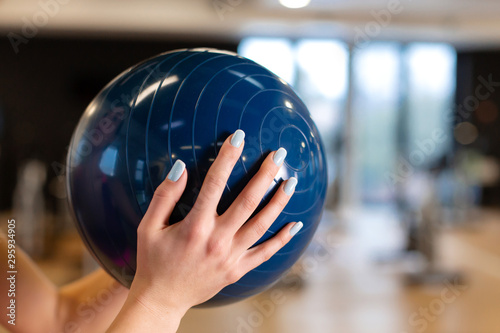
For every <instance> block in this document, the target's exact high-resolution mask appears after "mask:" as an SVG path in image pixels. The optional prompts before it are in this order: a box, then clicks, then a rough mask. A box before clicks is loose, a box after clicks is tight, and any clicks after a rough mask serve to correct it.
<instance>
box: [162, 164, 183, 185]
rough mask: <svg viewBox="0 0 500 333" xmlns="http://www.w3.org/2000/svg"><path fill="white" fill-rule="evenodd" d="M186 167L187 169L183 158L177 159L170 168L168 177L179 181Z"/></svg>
mask: <svg viewBox="0 0 500 333" xmlns="http://www.w3.org/2000/svg"><path fill="white" fill-rule="evenodd" d="M184 169H186V164H184V162H182V161H181V160H177V161H175V163H174V165H173V166H172V169H170V172H169V173H168V175H167V178H168V179H170V180H171V181H173V182H176V181H178V180H179V178H181V176H182V173H183V172H184Z"/></svg>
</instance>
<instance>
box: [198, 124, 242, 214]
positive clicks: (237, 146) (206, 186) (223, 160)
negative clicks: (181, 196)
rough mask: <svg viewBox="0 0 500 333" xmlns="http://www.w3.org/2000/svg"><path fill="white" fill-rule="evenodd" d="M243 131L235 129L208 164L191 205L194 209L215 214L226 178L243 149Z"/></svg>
mask: <svg viewBox="0 0 500 333" xmlns="http://www.w3.org/2000/svg"><path fill="white" fill-rule="evenodd" d="M244 138H245V132H243V131H242V130H240V129H239V130H237V131H236V132H234V133H233V134H232V135H231V136H230V137H228V138H227V139H226V141H224V144H223V145H222V147H221V149H220V151H219V154H218V155H217V157H216V159H215V161H214V163H213V164H212V165H211V166H210V169H209V170H208V173H207V175H206V176H205V180H204V181H203V185H202V187H201V190H200V193H199V194H198V197H197V199H196V202H195V204H194V206H193V209H194V210H195V211H198V212H199V211H201V212H211V213H213V214H217V205H218V204H219V201H220V198H221V196H222V193H223V192H224V188H225V187H226V183H227V180H228V179H229V176H230V175H231V171H232V170H233V167H234V165H235V164H236V161H237V160H238V158H239V157H240V155H241V152H242V151H243V140H244Z"/></svg>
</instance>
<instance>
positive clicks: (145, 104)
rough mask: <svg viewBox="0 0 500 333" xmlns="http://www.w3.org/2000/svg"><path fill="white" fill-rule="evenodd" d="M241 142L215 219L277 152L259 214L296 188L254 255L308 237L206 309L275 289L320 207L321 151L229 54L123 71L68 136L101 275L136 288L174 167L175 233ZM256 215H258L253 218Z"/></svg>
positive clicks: (71, 172) (257, 74) (274, 95)
mask: <svg viewBox="0 0 500 333" xmlns="http://www.w3.org/2000/svg"><path fill="white" fill-rule="evenodd" d="M239 128H240V129H242V130H243V131H245V133H246V137H245V146H244V149H243V153H242V155H241V157H240V159H239V161H238V162H237V163H236V166H235V167H234V170H233V172H232V174H231V176H230V178H229V181H228V183H227V186H226V189H225V191H224V193H223V195H222V198H221V201H220V204H219V206H218V208H217V210H218V213H219V214H222V213H223V212H224V211H225V210H226V209H227V208H228V207H229V206H230V205H231V203H232V202H233V200H234V199H235V198H236V196H237V195H238V193H240V192H241V190H242V189H243V187H244V186H245V185H246V184H247V182H248V181H249V180H250V178H251V177H252V176H253V175H254V174H255V173H256V172H257V170H258V168H259V166H260V164H261V163H262V161H263V160H264V158H265V156H266V155H268V154H269V152H271V151H273V150H277V149H278V148H280V147H284V148H285V149H286V150H287V151H288V155H287V158H286V160H285V162H284V164H283V166H282V168H281V170H280V172H279V173H278V175H277V176H276V177H275V179H274V182H273V184H272V185H271V186H270V187H269V189H268V191H267V193H266V195H265V197H264V198H263V200H262V202H261V204H260V206H259V208H258V209H257V210H256V212H255V213H257V212H258V211H259V210H260V209H262V207H263V206H264V205H265V204H266V203H267V202H268V201H269V199H270V198H271V197H272V195H273V194H274V192H275V191H276V190H277V189H278V187H279V184H280V183H281V182H282V181H283V180H286V179H288V178H289V177H292V176H293V177H296V178H297V179H298V184H297V187H296V191H295V194H294V195H293V196H292V198H291V199H290V202H289V203H288V205H287V206H286V207H285V209H284V210H283V212H282V213H281V214H280V215H279V217H278V218H277V219H276V221H275V222H274V223H273V225H272V226H271V228H270V229H269V230H268V231H267V232H266V234H265V235H264V236H263V237H262V238H261V239H260V240H259V241H258V242H257V243H256V244H259V243H261V242H263V241H265V240H267V239H268V238H270V237H271V236H273V235H274V234H275V233H276V232H277V231H278V230H280V229H281V228H282V227H283V226H285V225H286V224H287V223H289V222H293V221H302V222H303V223H304V227H303V228H302V230H301V231H300V232H299V233H298V234H297V235H296V236H295V237H294V238H292V240H291V241H290V242H289V243H288V244H287V245H286V246H285V247H284V248H282V249H281V250H280V251H279V252H278V253H276V254H275V255H274V256H273V257H272V258H271V259H270V260H268V261H267V262H265V263H263V264H262V265H260V266H259V267H257V268H256V269H254V270H252V271H250V272H249V273H247V274H246V275H245V276H244V277H242V278H241V279H240V280H239V281H238V282H236V283H234V284H232V285H229V286H227V287H225V288H224V289H223V290H222V291H220V292H219V293H218V294H217V295H216V296H214V297H213V298H212V299H210V300H209V301H207V302H206V303H204V304H203V305H206V306H214V305H222V304H228V303H232V302H235V301H238V300H241V299H244V298H246V297H249V296H252V295H255V294H257V293H259V292H261V291H263V290H265V289H266V288H268V287H269V286H271V285H272V284H273V283H274V282H276V281H277V280H278V279H279V278H280V277H281V276H282V275H283V274H284V273H285V272H286V271H287V270H288V269H289V268H290V267H291V266H292V265H293V264H294V263H295V262H296V261H297V259H298V258H299V257H300V255H301V254H302V253H303V252H304V250H305V248H306V247H307V245H308V244H309V242H310V241H311V239H312V237H313V234H314V232H315V231H316V229H317V227H318V224H319V221H320V218H321V213H322V210H323V206H324V201H325V192H326V187H327V171H326V170H327V168H326V159H325V154H324V149H323V146H322V143H321V139H320V136H319V133H318V130H317V128H316V126H315V124H314V122H313V121H312V119H311V116H310V114H309V112H308V110H307V108H306V106H305V105H304V103H303V102H302V101H301V100H300V98H299V97H297V95H296V94H295V93H294V91H293V89H292V88H291V87H290V86H289V85H288V84H287V83H286V82H285V81H283V80H282V79H280V78H279V77H278V76H276V75H275V74H273V73H272V72H270V71H269V70H267V69H266V68H264V67H262V66H260V65H258V64H256V63H255V62H253V61H251V60H249V59H246V58H243V57H241V56H239V55H237V54H235V53H232V52H227V51H221V50H215V49H186V50H176V51H172V52H167V53H164V54H161V55H158V56H156V57H154V58H151V59H148V60H146V61H144V62H141V63H139V64H138V65H136V66H134V67H132V68H130V69H128V70H126V71H125V72H123V73H122V74H120V75H119V76H118V77H116V78H115V79H114V80H113V81H111V82H110V83H109V84H108V85H107V86H106V87H105V88H104V89H103V90H102V91H101V92H100V93H99V94H98V95H97V96H96V97H95V99H94V100H93V101H92V102H91V103H90V105H89V106H88V108H87V109H86V111H85V113H84V114H83V116H82V117H81V119H80V121H79V123H78V126H77V127H76V130H75V132H74V134H73V137H72V141H71V145H70V149H69V153H68V159H67V188H68V194H69V195H68V197H69V201H70V206H71V207H72V211H73V213H74V216H75V221H76V225H77V228H78V230H79V232H80V235H81V237H82V239H83V240H84V242H85V244H86V246H87V247H88V249H89V250H90V252H91V253H92V254H93V255H94V257H95V259H96V260H97V261H98V262H99V263H100V264H101V266H102V267H103V268H104V269H105V270H106V271H107V272H108V273H109V274H111V275H112V276H113V277H114V278H115V279H116V280H118V281H119V282H120V283H122V284H123V285H124V286H126V287H130V284H131V282H132V280H133V278H134V274H135V269H136V253H137V233H136V232H137V226H138V225H139V223H140V221H141V219H142V217H143V216H144V214H145V212H146V210H147V209H148V205H149V203H150V202H151V199H152V197H153V193H154V191H155V189H156V188H157V187H158V185H159V184H160V183H161V182H162V181H163V180H164V179H165V177H166V176H167V173H168V172H169V170H170V168H171V167H172V165H173V164H174V162H175V161H176V160H177V159H181V160H182V161H184V162H185V163H186V168H187V171H188V183H187V187H186V190H185V191H184V193H183V195H182V198H181V200H180V201H179V203H178V204H177V206H176V208H175V210H174V212H173V214H172V215H171V217H170V223H175V222H178V221H181V220H182V219H183V218H184V217H185V216H186V214H187V213H188V212H189V210H190V209H191V207H192V206H193V204H194V202H195V200H196V196H197V194H198V193H199V190H200V189H201V185H202V183H203V179H204V177H205V175H206V173H207V171H208V169H209V167H210V165H211V164H212V162H213V161H214V159H215V158H216V156H217V153H218V151H219V149H220V147H221V145H222V143H223V142H224V140H225V139H226V138H227V137H228V136H229V135H230V134H232V133H233V132H234V131H235V130H236V129H239ZM255 213H254V214H255Z"/></svg>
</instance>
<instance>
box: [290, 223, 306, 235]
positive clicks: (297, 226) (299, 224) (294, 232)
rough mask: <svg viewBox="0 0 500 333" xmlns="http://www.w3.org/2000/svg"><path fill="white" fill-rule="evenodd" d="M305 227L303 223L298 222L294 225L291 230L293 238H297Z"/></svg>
mask: <svg viewBox="0 0 500 333" xmlns="http://www.w3.org/2000/svg"><path fill="white" fill-rule="evenodd" d="M303 226H304V224H303V223H302V222H300V221H299V222H297V223H295V224H294V225H293V227H292V228H291V229H290V235H292V236H295V235H296V234H297V233H298V232H299V230H300V229H302V227H303Z"/></svg>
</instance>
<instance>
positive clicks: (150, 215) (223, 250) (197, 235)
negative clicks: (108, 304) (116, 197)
mask: <svg viewBox="0 0 500 333" xmlns="http://www.w3.org/2000/svg"><path fill="white" fill-rule="evenodd" d="M243 140H244V133H243V131H241V130H238V131H236V132H235V133H234V134H233V135H232V136H230V137H229V138H228V139H227V140H226V141H225V142H224V144H223V146H222V148H221V150H220V152H219V154H218V156H217V158H216V160H215V161H214V163H213V164H212V166H211V167H210V170H209V171H208V173H207V175H206V177H205V181H204V182H203V186H202V188H201V191H200V193H199V195H198V197H197V200H196V202H195V204H194V206H193V208H192V209H191V211H190V212H189V214H187V216H186V217H185V218H184V220H182V221H181V222H179V223H176V224H173V225H168V218H169V216H170V215H171V213H172V211H173V209H174V207H175V205H176V203H177V201H178V200H179V199H180V197H181V195H182V193H183V191H184V189H185V187H186V182H187V177H188V175H187V172H185V165H184V163H183V162H181V161H180V160H178V161H176V163H175V164H174V166H173V167H172V170H171V171H170V173H169V174H168V176H167V179H165V181H164V182H163V183H162V184H161V185H160V186H159V187H158V188H157V189H156V191H155V194H154V197H153V200H152V201H151V204H150V206H149V208H148V211H147V213H146V215H145V216H144V218H143V220H142V222H141V223H140V225H139V228H138V230H137V233H138V245H137V246H138V248H137V271H136V275H135V278H134V281H133V283H132V286H131V288H130V293H129V298H128V300H127V302H126V305H125V306H124V308H126V307H127V306H128V307H129V308H134V307H139V308H142V311H145V312H148V316H154V318H155V319H154V320H157V321H158V325H161V322H162V321H166V322H169V324H168V325H167V326H168V327H169V328H171V329H174V328H175V329H176V328H177V326H176V325H178V322H177V320H178V321H180V318H181V317H182V316H183V315H184V313H185V312H186V311H187V310H188V309H189V308H190V307H192V306H194V305H197V304H200V303H203V302H204V301H206V300H208V299H210V298H211V297H213V296H214V295H215V294H217V292H219V291H220V290H221V289H222V288H224V287H225V286H227V285H229V284H231V283H234V282H236V281H237V280H239V279H240V278H241V277H242V276H243V275H245V274H246V273H247V272H248V271H250V270H252V269H253V268H255V267H257V266H259V265H260V264H262V263H263V262H265V261H266V260H268V259H269V258H270V257H271V256H272V255H273V254H275V253H276V252H277V251H278V250H279V249H281V248H282V247H283V246H284V245H285V244H286V243H287V242H288V241H289V240H290V239H291V238H292V236H293V235H294V234H296V233H297V232H298V230H300V228H301V227H302V223H300V222H298V223H290V224H288V225H287V226H285V227H284V228H283V229H282V230H281V231H280V232H278V233H277V234H276V235H275V236H274V237H272V238H271V239H269V240H267V241H266V242H264V243H262V244H260V245H257V246H255V247H253V248H251V246H252V245H253V244H254V243H255V242H256V241H257V240H259V239H260V238H261V237H262V236H263V235H264V233H265V232H266V231H267V229H268V228H269V227H270V226H271V224H272V223H273V222H274V220H275V219H276V218H277V217H278V215H279V214H280V213H281V211H282V210H283V208H284V207H285V206H286V204H287V203H288V200H289V199H290V197H291V195H292V194H293V191H294V189H295V185H296V184H297V180H296V179H295V178H293V177H292V178H290V179H288V180H287V181H285V182H283V184H281V186H280V188H279V189H278V191H277V192H276V193H275V195H274V196H273V198H272V199H271V200H270V202H269V203H268V204H267V205H266V206H265V207H264V208H263V209H262V210H261V211H260V212H259V213H258V214H256V215H255V216H254V217H252V218H251V219H250V220H248V221H247V219H248V218H249V217H250V216H251V215H252V213H253V212H254V210H255V209H256V208H257V206H258V205H259V203H260V201H261V199H262V197H263V196H264V194H265V193H266V191H267V189H268V188H269V186H270V184H271V182H272V181H273V179H274V177H275V176H276V174H277V173H278V170H279V168H280V167H281V165H282V163H283V160H284V158H285V156H286V151H285V150H284V149H283V148H280V149H279V150H278V151H275V152H271V153H270V154H269V156H267V157H266V159H265V160H264V162H263V163H262V165H261V167H260V169H259V171H258V172H257V174H256V175H255V176H254V177H253V178H252V179H251V180H250V182H249V183H248V184H247V186H246V187H245V188H244V189H243V191H242V192H241V193H240V194H239V195H238V197H237V198H236V199H235V201H234V202H233V204H232V205H231V206H230V207H229V208H228V209H227V210H226V212H224V214H222V215H220V216H219V215H218V214H217V212H216V208H217V205H218V203H219V200H220V197H221V195H222V193H223V191H224V188H225V186H226V182H227V180H228V178H229V176H230V174H231V170H232V169H233V167H234V165H235V163H236V161H237V160H238V158H239V156H240V155H241V152H242V150H243ZM245 222H246V223H245ZM127 303H128V305H127ZM122 312H123V311H122ZM125 312H128V313H129V314H131V313H130V312H129V311H125ZM132 313H133V312H132ZM119 318H120V316H118V319H117V321H115V324H116V322H119ZM130 318H132V317H129V319H128V320H126V321H128V322H130V321H132V319H130ZM154 320H153V321H154ZM172 323H175V325H172ZM132 325H133V323H132ZM148 325H154V324H153V323H152V321H149V323H148ZM113 326H116V325H113ZM113 326H112V327H113ZM174 326H175V327H174ZM141 327H142V326H141ZM155 327H157V328H160V327H159V326H155ZM122 328H124V329H127V328H128V329H131V326H130V324H128V325H127V326H122ZM148 328H149V329H151V328H152V326H148ZM162 328H163V329H165V328H166V326H163V327H162ZM136 329H137V327H136ZM175 329H174V330H173V331H175ZM131 331H132V329H131ZM171 331H172V330H171Z"/></svg>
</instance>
